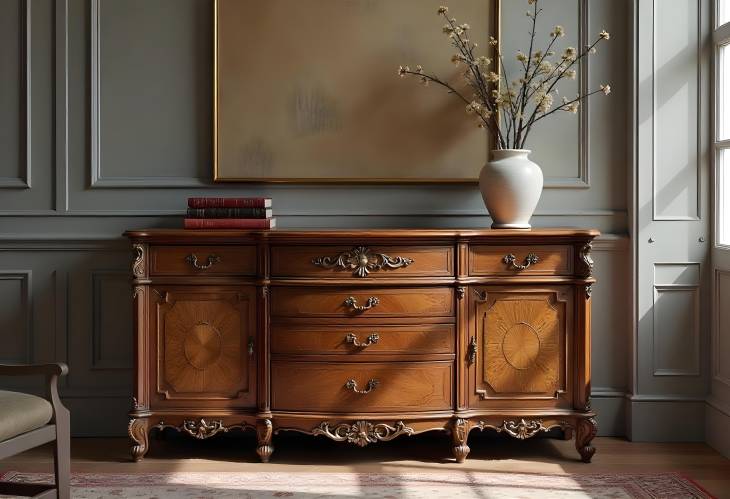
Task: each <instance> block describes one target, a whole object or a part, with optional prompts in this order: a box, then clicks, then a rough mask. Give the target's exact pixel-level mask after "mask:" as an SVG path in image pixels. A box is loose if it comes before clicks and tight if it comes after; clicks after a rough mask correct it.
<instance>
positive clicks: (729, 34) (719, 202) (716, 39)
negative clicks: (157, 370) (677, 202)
mask: <svg viewBox="0 0 730 499" xmlns="http://www.w3.org/2000/svg"><path fill="white" fill-rule="evenodd" d="M723 1H724V2H726V3H730V0H714V2H713V3H714V9H713V10H714V16H713V17H714V21H713V32H712V43H713V78H712V162H713V165H714V166H713V170H714V172H713V173H714V179H715V182H714V183H715V193H714V194H715V203H714V217H713V218H714V221H715V223H714V243H715V247H716V248H720V249H725V250H730V220H725V216H724V213H723V212H724V211H726V212H728V215H727V216H728V217H730V189H728V192H724V190H723V189H722V186H723V185H724V184H726V183H728V181H727V180H726V179H724V178H723V172H722V171H721V170H722V166H723V164H722V161H721V156H722V153H723V151H726V150H730V130H727V131H725V132H726V135H727V138H725V139H724V140H720V119H721V113H720V106H721V105H724V107H726V108H728V111H730V91H728V95H724V94H723V92H722V91H721V89H720V84H721V78H722V71H720V64H721V60H720V52H721V49H722V48H723V47H730V21H728V22H726V23H725V24H722V25H720V26H718V25H717V23H718V22H719V19H720V5H721V3H722V2H723ZM725 8H730V5H726V6H725ZM728 50H730V48H728ZM727 58H728V59H730V57H727ZM729 73H730V72H729ZM726 169H727V170H728V171H727V172H725V173H726V175H730V165H728V167H727V168H726ZM726 205H728V206H727V209H725V210H723V208H724V207H725V206H726ZM724 228H727V229H728V230H727V232H728V233H727V234H725V233H724V232H725V231H724Z"/></svg>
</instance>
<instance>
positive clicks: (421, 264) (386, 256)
mask: <svg viewBox="0 0 730 499" xmlns="http://www.w3.org/2000/svg"><path fill="white" fill-rule="evenodd" d="M271 275H272V276H274V277H320V278H329V277H331V278H343V277H346V278H349V277H356V278H359V277H362V278H366V277H367V278H382V277H451V276H453V275H454V248H453V247H451V246H378V247H365V246H355V247H352V246H294V247H292V246H275V247H273V248H271Z"/></svg>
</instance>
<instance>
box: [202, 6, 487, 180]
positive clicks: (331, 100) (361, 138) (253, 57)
mask: <svg viewBox="0 0 730 499" xmlns="http://www.w3.org/2000/svg"><path fill="white" fill-rule="evenodd" d="M441 1H442V0H441ZM213 3H214V65H213V66H214V67H213V73H214V74H213V79H214V82H213V89H214V93H213V179H214V181H215V182H260V183H300V184H306V183H341V184H388V183H394V184H419V183H420V184H428V183H440V184H444V183H447V184H465V183H476V182H477V176H478V172H479V169H480V168H481V167H482V166H483V164H484V162H485V161H486V160H487V159H488V153H489V150H490V149H491V147H490V139H489V138H488V136H487V134H486V133H485V132H484V130H481V129H477V128H476V123H475V122H474V121H472V120H469V119H468V118H467V117H466V113H465V112H464V109H463V106H462V105H461V103H460V102H458V100H457V99H454V98H453V97H452V96H449V95H448V94H447V93H446V92H445V91H444V90H443V89H441V88H436V87H433V88H428V89H423V88H419V85H418V83H417V81H416V80H409V81H399V78H398V76H397V70H398V63H400V64H404V65H405V64H411V65H412V66H414V67H415V65H416V64H419V63H420V64H422V65H423V66H424V68H426V70H430V69H432V68H433V70H434V71H433V72H434V73H436V74H439V75H443V74H444V71H451V72H452V73H451V74H450V76H451V77H456V76H457V73H458V71H459V70H458V68H456V67H455V66H453V65H452V64H451V63H450V62H449V58H450V55H449V54H450V53H451V52H452V51H453V49H452V48H451V47H450V46H449V43H448V40H447V39H446V38H445V36H444V35H443V34H441V33H440V31H441V29H440V26H441V25H440V24H439V19H438V17H437V15H436V9H437V8H438V6H439V0H426V1H424V0H267V2H253V1H252V0H214V2H213ZM431 4H433V5H431ZM450 6H451V8H452V10H453V15H455V16H457V17H458V16H459V15H460V14H461V16H462V17H460V18H458V21H459V22H469V23H470V24H471V25H472V33H473V36H474V38H475V39H479V45H480V47H484V48H485V50H487V48H488V47H489V44H488V43H487V41H488V38H489V36H490V35H491V36H495V37H497V38H498V37H499V32H500V0H458V1H457V0H453V1H452V2H451V3H450ZM431 7H433V8H431ZM408 9H410V11H409V10H408ZM222 10H223V13H222V12H221V11H222ZM333 10H334V11H335V13H334V14H333V15H332V16H329V17H327V16H325V17H324V18H323V17H322V15H323V14H324V13H327V12H329V11H333ZM416 11H417V15H416V14H414V12H416ZM477 12H480V13H483V14H485V15H484V16H483V17H479V19H476V20H475V19H474V17H476V16H475V15H474V13H477ZM470 13H471V14H472V15H471V16H470V15H469V14H470ZM284 14H286V17H283V16H284ZM426 15H427V16H428V17H425V16H426ZM411 18H415V20H411ZM281 19H283V22H281V26H284V27H285V29H284V28H278V24H279V22H278V20H281ZM293 19H294V20H296V21H297V22H296V23H295V21H293ZM317 19H320V20H321V24H320V25H319V26H316V25H315V23H314V20H317ZM322 19H323V20H322ZM334 19H337V20H338V21H337V22H335V21H334ZM252 20H253V21H252ZM381 22H382V28H383V29H382V31H378V29H375V30H373V29H372V28H373V27H376V28H377V27H379V26H380V23H381ZM340 25H344V26H340ZM277 29H278V30H279V32H277V31H276V30H277ZM317 29H321V30H322V33H321V35H320V33H319V32H317V31H316V30H317ZM352 33H354V34H352ZM476 33H478V35H476ZM434 34H435V35H436V36H438V38H435V37H434V36H433V35H434ZM267 37H270V38H267ZM328 37H331V38H328ZM348 37H349V39H348ZM368 37H372V40H371V39H370V38H368ZM482 39H483V40H482ZM302 40H307V42H306V43H305V42H302ZM252 42H255V43H252ZM424 42H426V43H424ZM423 45H427V47H426V48H424V47H423ZM345 48H346V49H347V50H348V51H350V52H351V55H347V56H346V55H345V54H344V53H343V51H344V49H345ZM267 50H269V51H271V52H270V53H267V52H266V51H267ZM358 50H359V52H358ZM424 51H425V52H424ZM310 54H316V55H315V56H311V55H310ZM492 55H493V54H492ZM308 57H309V59H307V58H308ZM328 58H330V59H331V60H330V61H328V60H327V59H328ZM350 58H351V59H352V60H353V61H354V64H357V61H360V60H363V61H368V62H369V65H367V67H365V68H362V67H355V66H350V67H347V68H345V67H344V66H343V65H342V64H343V62H347V61H348V59H350ZM396 61H398V62H396ZM328 64H329V65H328ZM371 68H374V69H371ZM343 70H346V71H350V70H352V71H354V73H352V74H349V73H348V74H344V73H343V72H342V71H343ZM287 71H289V72H288V73H287ZM357 71H362V72H363V73H364V74H365V75H369V71H372V72H373V73H375V75H376V76H373V77H372V78H370V77H369V76H368V78H362V75H360V74H359V73H358V72H357ZM256 73H258V78H259V80H258V81H257V80H256V78H251V77H250V76H251V75H252V74H253V75H256ZM312 82H314V83H312ZM322 82H324V85H322ZM330 82H331V85H330V86H329V87H328V88H324V87H327V84H329V83H330ZM358 82H360V83H361V85H360V86H358ZM374 82H377V85H380V89H379V90H378V91H377V92H376V91H374V90H373V88H371V87H373V86H374V85H375V83H374ZM396 85H397V86H396ZM278 96H283V97H282V98H280V99H277V97H278ZM403 100H405V101H407V102H402V101H403ZM269 102H271V104H269ZM353 103H356V104H353ZM411 109H413V110H414V111H413V113H414V116H413V117H410V116H408V113H409V112H410V110H411ZM359 117H363V121H365V123H361V122H360V118H359ZM472 127H473V128H472ZM267 134H268V135H267ZM416 170H418V171H416ZM301 171H307V172H308V174H307V175H301ZM370 172H372V173H370ZM365 173H368V174H365Z"/></svg>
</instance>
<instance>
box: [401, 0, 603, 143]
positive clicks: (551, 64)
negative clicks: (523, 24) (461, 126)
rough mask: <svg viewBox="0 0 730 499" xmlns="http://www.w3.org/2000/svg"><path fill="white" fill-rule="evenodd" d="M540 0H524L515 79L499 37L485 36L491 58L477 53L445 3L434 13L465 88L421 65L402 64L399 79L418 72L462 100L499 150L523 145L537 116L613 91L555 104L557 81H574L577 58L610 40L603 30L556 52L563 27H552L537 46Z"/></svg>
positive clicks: (574, 108)
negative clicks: (523, 42) (524, 43)
mask: <svg viewBox="0 0 730 499" xmlns="http://www.w3.org/2000/svg"><path fill="white" fill-rule="evenodd" d="M539 1H540V0H527V3H528V4H529V5H530V6H531V9H532V10H531V11H528V12H527V17H528V18H530V21H531V26H532V29H531V31H530V48H529V50H528V51H527V53H525V52H522V51H518V52H517V54H516V55H515V58H516V59H517V61H518V62H519V63H520V66H521V68H520V69H519V71H518V72H519V74H518V75H517V78H516V79H513V80H510V78H509V75H508V73H507V68H506V67H505V64H504V58H503V56H502V51H501V47H500V46H499V41H498V40H496V39H495V38H494V37H491V36H490V37H489V45H490V46H491V47H492V48H493V52H494V54H495V55H494V58H495V60H492V59H491V58H489V57H487V56H484V55H481V56H478V55H476V54H475V51H476V49H477V44H476V43H474V42H472V41H471V40H470V39H469V31H470V29H471V28H470V26H469V25H468V24H466V23H464V24H458V23H457V22H456V19H454V18H453V17H449V9H448V7H443V6H441V7H439V8H438V11H437V13H438V15H439V16H442V17H443V18H444V19H445V21H446V24H444V26H443V28H442V29H443V32H444V34H446V35H447V36H448V37H449V39H450V41H451V44H452V45H453V46H454V48H456V53H455V54H454V55H453V56H452V57H451V61H452V62H453V63H454V64H456V65H458V66H460V67H463V68H464V72H463V79H464V86H465V88H463V89H459V88H456V86H455V85H452V84H450V83H448V82H446V81H444V80H442V79H440V78H439V77H438V76H436V75H433V74H428V73H426V72H425V71H424V69H423V67H422V66H420V65H418V66H416V67H415V69H414V70H412V69H411V68H410V67H408V66H401V67H400V68H398V74H399V75H400V76H401V77H402V78H405V77H408V76H411V77H416V78H418V79H419V80H420V81H421V83H422V84H424V85H426V86H428V85H429V83H435V84H437V85H440V86H442V87H444V88H445V89H446V90H447V91H448V92H449V93H450V94H453V95H455V96H456V97H457V98H459V99H461V100H462V101H463V103H464V104H465V106H466V112H467V113H468V114H470V115H473V116H474V117H475V118H476V120H477V123H478V126H479V127H481V128H484V129H486V130H487V131H488V133H489V134H491V135H492V136H493V138H494V143H495V144H496V145H497V148H498V149H524V148H525V144H526V141H527V137H528V135H529V134H530V132H531V131H532V129H533V127H534V126H535V125H536V124H537V123H538V122H540V121H541V120H543V119H545V118H547V117H548V116H551V115H553V114H554V113H556V112H558V111H563V112H568V113H572V114H576V113H577V112H578V109H579V106H580V104H581V102H583V100H585V99H587V98H588V97H590V96H591V95H594V94H597V93H603V94H605V95H608V94H610V93H611V86H610V85H608V84H604V85H600V86H599V88H598V89H595V90H593V91H589V92H587V93H585V94H582V95H581V94H580V93H579V94H577V95H576V96H575V97H574V98H568V97H562V98H561V99H560V102H559V104H558V105H557V106H556V105H555V100H556V97H559V95H560V94H559V91H558V88H557V85H558V83H560V82H561V81H562V80H565V79H570V80H574V79H575V78H576V76H577V72H576V70H575V68H574V66H575V65H576V63H578V62H579V61H580V60H582V59H583V58H585V57H587V56H589V55H592V54H595V53H596V46H597V45H598V44H599V43H600V42H602V41H604V40H609V39H610V38H611V36H610V35H609V33H608V32H607V31H605V30H603V31H601V32H600V33H599V34H598V37H597V38H596V40H595V41H594V42H593V43H591V44H590V45H588V46H586V47H584V48H583V51H581V52H579V51H578V50H576V49H575V47H567V48H565V49H564V50H563V51H562V53H560V54H557V53H556V48H555V45H556V42H557V40H558V39H559V38H562V37H563V36H565V29H564V28H563V27H562V26H555V28H553V30H552V31H551V32H550V36H549V40H548V42H547V46H546V48H545V49H543V50H538V49H536V35H537V32H536V26H537V19H538V17H539V15H540V14H541V13H542V9H541V8H540V7H539V6H538V3H539ZM469 92H471V93H469ZM466 95H470V97H471V98H467V97H466Z"/></svg>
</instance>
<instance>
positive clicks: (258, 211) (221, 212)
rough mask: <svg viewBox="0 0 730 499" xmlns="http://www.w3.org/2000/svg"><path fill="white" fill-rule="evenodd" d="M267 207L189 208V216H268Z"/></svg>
mask: <svg viewBox="0 0 730 499" xmlns="http://www.w3.org/2000/svg"><path fill="white" fill-rule="evenodd" d="M266 216H267V213H266V208H188V218H266Z"/></svg>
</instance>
